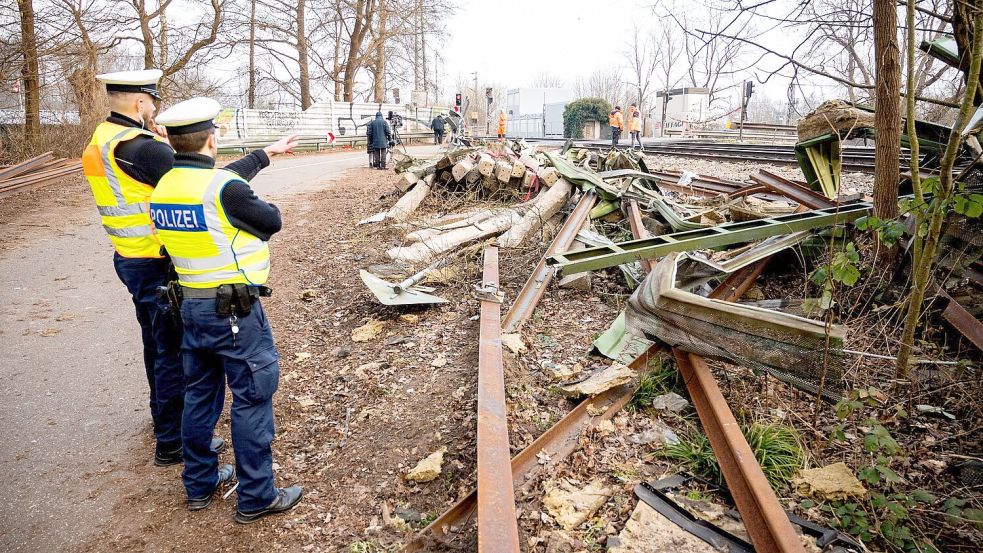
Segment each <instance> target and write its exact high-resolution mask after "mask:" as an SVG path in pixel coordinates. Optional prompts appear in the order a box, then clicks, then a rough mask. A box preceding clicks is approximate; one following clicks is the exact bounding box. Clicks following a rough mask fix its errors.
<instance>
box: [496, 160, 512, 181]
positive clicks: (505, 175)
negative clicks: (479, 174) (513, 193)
mask: <svg viewBox="0 0 983 553" xmlns="http://www.w3.org/2000/svg"><path fill="white" fill-rule="evenodd" d="M495 178H497V179H498V182H500V183H502V184H508V182H509V179H510V178H512V164H511V163H509V162H508V161H506V160H504V159H500V160H498V161H497V162H495Z"/></svg>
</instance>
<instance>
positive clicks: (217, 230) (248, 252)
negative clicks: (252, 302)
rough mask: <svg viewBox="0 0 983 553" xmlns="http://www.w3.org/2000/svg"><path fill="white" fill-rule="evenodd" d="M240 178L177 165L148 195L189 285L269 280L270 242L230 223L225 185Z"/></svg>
mask: <svg viewBox="0 0 983 553" xmlns="http://www.w3.org/2000/svg"><path fill="white" fill-rule="evenodd" d="M231 181H242V177H240V176H239V175H237V174H235V173H233V172H231V171H226V170H225V169H201V168H196V167H180V166H175V167H174V168H173V169H171V170H170V171H168V172H167V173H166V174H165V175H164V176H163V177H162V178H161V179H160V182H159V183H157V188H155V189H154V192H153V194H152V195H151V196H150V217H151V219H153V222H154V226H155V227H156V228H157V235H158V236H159V237H160V239H161V240H163V242H164V247H165V248H167V253H168V255H170V256H171V261H172V262H173V263H174V268H175V269H176V270H177V274H178V281H179V282H180V283H181V285H182V286H186V287H188V288H214V287H216V286H219V285H222V284H251V285H256V286H258V285H260V284H265V283H266V279H267V278H268V277H269V275H270V249H269V246H267V245H266V242H264V241H263V240H260V239H259V238H257V237H256V236H254V235H252V234H250V233H249V232H246V231H244V230H242V229H239V228H236V227H234V226H232V223H231V222H230V221H229V217H228V215H226V213H225V208H224V207H223V206H222V189H223V188H225V185H226V184H228V183H229V182H231Z"/></svg>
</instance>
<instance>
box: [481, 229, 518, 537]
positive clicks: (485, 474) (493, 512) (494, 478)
mask: <svg viewBox="0 0 983 553" xmlns="http://www.w3.org/2000/svg"><path fill="white" fill-rule="evenodd" d="M481 280H482V284H481V291H480V292H481V294H482V296H481V312H480V331H479V332H480V334H479V339H478V551H479V553H498V552H511V553H519V525H518V523H517V522H516V519H515V493H514V492H513V491H512V466H511V464H510V461H509V457H510V449H509V426H508V416H507V412H508V410H507V408H506V406H505V370H504V365H503V362H502V337H501V333H502V318H501V317H502V304H501V300H500V299H499V295H498V248H497V247H495V246H486V247H485V251H484V269H483V271H482V277H481Z"/></svg>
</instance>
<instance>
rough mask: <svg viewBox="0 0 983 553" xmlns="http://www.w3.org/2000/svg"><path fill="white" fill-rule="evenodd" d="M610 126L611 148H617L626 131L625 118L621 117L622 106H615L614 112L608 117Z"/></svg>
mask: <svg viewBox="0 0 983 553" xmlns="http://www.w3.org/2000/svg"><path fill="white" fill-rule="evenodd" d="M608 124H609V125H611V147H612V148H616V147H617V146H618V140H620V139H621V133H622V132H623V131H624V130H625V118H624V116H622V115H621V106H614V111H612V112H611V114H610V115H608Z"/></svg>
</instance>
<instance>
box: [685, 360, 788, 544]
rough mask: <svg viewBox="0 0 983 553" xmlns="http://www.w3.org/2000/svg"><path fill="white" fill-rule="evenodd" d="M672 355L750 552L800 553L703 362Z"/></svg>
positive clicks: (780, 509) (776, 503) (742, 436)
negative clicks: (753, 550) (745, 531)
mask: <svg viewBox="0 0 983 553" xmlns="http://www.w3.org/2000/svg"><path fill="white" fill-rule="evenodd" d="M673 355H674V356H675V358H676V366H677V367H678V368H679V372H680V374H682V376H683V380H684V381H685V382H686V388H687V389H688V390H689V395H690V399H691V400H692V401H693V406H694V407H695V408H696V412H697V414H698V415H699V417H700V422H701V423H702V424H703V430H704V432H706V435H707V438H708V439H709V440H710V445H711V447H713V453H714V455H715V456H716V457H717V462H718V463H719V464H720V472H721V473H723V475H724V480H725V481H726V482H727V487H728V488H729V489H730V493H731V496H732V497H733V498H734V503H736V504H737V509H738V511H740V513H741V520H742V521H743V522H744V528H745V529H746V530H747V533H748V535H749V536H750V537H751V542H752V543H753V544H754V548H755V550H756V551H761V552H763V553H772V552H782V553H789V552H801V553H804V551H805V549H804V548H803V547H802V542H800V541H799V537H798V535H797V534H796V532H795V529H794V528H793V527H792V523H791V522H789V520H788V516H787V515H786V514H785V510H784V509H782V505H781V503H779V502H778V496H776V495H775V492H774V490H772V489H771V485H770V484H768V479H767V478H765V474H764V472H763V471H762V470H761V465H759V464H758V461H757V459H756V458H755V456H754V451H753V450H752V449H751V446H750V445H748V443H747V439H746V438H745V437H744V435H743V434H742V433H741V429H740V427H739V426H738V424H737V420H736V419H735V418H734V414H733V413H732V412H731V410H730V406H728V405H727V401H726V400H725V399H724V396H723V394H721V393H720V387H719V386H718V385H717V381H716V380H715V379H714V377H713V374H712V373H711V372H710V368H709V367H708V366H707V364H706V361H704V360H703V358H702V357H700V356H699V355H696V354H693V353H688V352H685V351H682V350H680V349H678V348H677V349H674V350H673Z"/></svg>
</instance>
